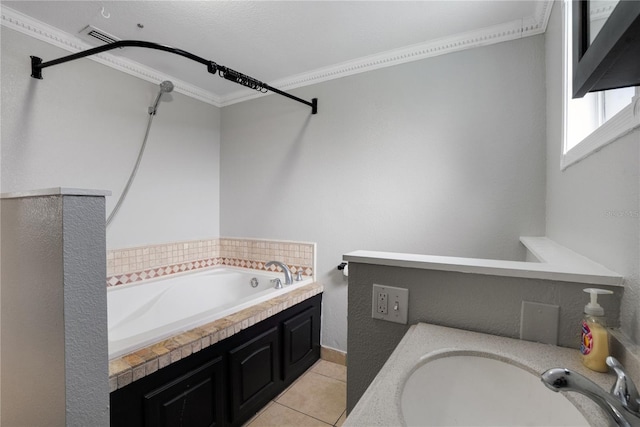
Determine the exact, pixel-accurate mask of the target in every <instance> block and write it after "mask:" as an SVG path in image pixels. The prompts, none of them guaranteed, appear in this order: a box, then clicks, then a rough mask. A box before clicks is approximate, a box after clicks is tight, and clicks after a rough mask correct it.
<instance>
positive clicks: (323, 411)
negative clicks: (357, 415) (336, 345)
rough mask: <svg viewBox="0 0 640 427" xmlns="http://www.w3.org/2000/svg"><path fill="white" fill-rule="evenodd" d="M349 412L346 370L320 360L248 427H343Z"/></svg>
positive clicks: (245, 426) (247, 425)
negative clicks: (347, 411) (347, 410)
mask: <svg viewBox="0 0 640 427" xmlns="http://www.w3.org/2000/svg"><path fill="white" fill-rule="evenodd" d="M346 408H347V368H346V366H342V365H339V364H337V363H332V362H328V361H326V360H319V361H318V362H317V363H316V364H315V365H313V366H312V367H311V368H310V369H309V370H308V371H307V372H305V373H304V374H303V375H302V376H301V377H300V378H298V379H297V380H296V381H295V382H294V383H293V384H291V386H289V388H288V389H286V390H285V391H284V392H282V393H281V394H280V395H279V396H278V397H276V398H275V399H274V400H272V401H271V402H269V403H268V404H267V405H266V406H265V407H264V408H262V409H261V410H260V412H259V413H258V414H257V415H256V416H255V417H253V418H252V419H251V420H249V421H248V422H247V423H246V424H245V425H244V427H267V426H277V427H328V426H336V427H340V426H341V425H342V423H343V422H344V420H345V417H346Z"/></svg>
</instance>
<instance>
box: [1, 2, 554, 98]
mask: <svg viewBox="0 0 640 427" xmlns="http://www.w3.org/2000/svg"><path fill="white" fill-rule="evenodd" d="M541 3H548V2H546V1H544V2H541V1H525V0H519V1H480V0H476V1H451V0H449V1H417V2H405V1H286V2H281V1H228V2H227V1H3V2H2V5H3V7H9V8H11V9H13V10H15V11H18V12H20V13H22V14H24V15H27V16H28V17H31V18H33V19H36V20H38V21H41V22H43V23H46V24H48V25H50V26H52V27H55V28H56V29H59V30H61V31H63V32H65V33H68V34H69V35H71V36H73V37H80V35H79V31H80V30H82V29H83V28H84V27H85V26H87V25H93V26H95V27H97V28H99V29H101V30H103V31H105V32H107V33H110V34H111V35H114V36H116V37H118V38H120V39H125V40H126V39H133V40H146V41H153V42H156V43H160V44H165V45H170V46H173V47H177V48H180V49H184V50H187V51H189V52H192V53H194V54H196V55H198V56H201V57H203V58H206V59H209V60H213V61H215V62H216V63H218V64H222V65H225V66H227V67H230V68H233V69H235V70H238V71H240V72H242V73H245V74H248V75H250V76H252V77H254V78H256V79H258V80H261V81H264V82H267V83H271V82H274V81H281V80H286V79H287V78H290V77H292V76H299V75H304V74H307V73H311V72H313V71H314V70H318V69H323V68H326V67H330V66H334V65H336V64H343V63H348V62H349V61H354V60H359V59H362V58H366V57H370V56H372V55H378V54H380V53H384V52H388V51H393V50H397V49H400V48H404V47H407V46H412V45H416V44H420V43H424V42H427V41H432V40H439V39H446V38H450V37H452V36H455V35H459V34H464V33H469V32H473V31H477V30H479V29H483V28H488V27H496V26H499V25H502V24H505V23H511V22H513V21H518V20H519V21H524V20H525V18H529V17H532V16H534V15H535V14H536V13H538V11H539V9H540V4H541ZM138 24H140V25H141V26H142V27H143V28H140V25H138ZM83 40H84V41H86V39H83ZM93 44H94V45H97V43H93ZM112 52H114V53H115V54H116V55H119V56H122V57H125V58H127V59H130V60H132V61H136V62H138V63H141V64H144V65H145V66H148V67H151V68H153V69H155V70H157V71H158V73H159V74H160V75H161V76H164V77H165V78H167V79H176V80H179V81H183V82H187V83H189V84H191V85H193V86H195V87H198V88H200V89H202V90H204V91H207V92H210V93H211V94H213V96H215V97H219V98H220V99H224V98H225V97H227V98H228V97H232V96H233V94H234V93H236V92H238V91H243V90H246V89H244V88H242V87H240V86H237V85H235V84H233V83H231V82H228V81H225V80H223V79H220V78H218V77H214V76H211V75H210V74H208V73H207V72H206V67H204V66H203V65H201V64H197V63H195V62H192V61H189V60H187V59H184V58H181V57H179V56H176V55H172V54H169V53H165V52H160V51H156V50H149V49H141V48H133V47H129V48H124V49H121V50H117V51H112ZM29 54H33V53H31V52H30V53H29ZM50 59H54V58H43V60H45V61H47V60H50Z"/></svg>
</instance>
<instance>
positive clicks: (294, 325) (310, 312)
mask: <svg viewBox="0 0 640 427" xmlns="http://www.w3.org/2000/svg"><path fill="white" fill-rule="evenodd" d="M282 340H283V343H282V349H283V351H282V353H283V354H282V376H283V379H284V380H285V381H287V382H291V381H292V380H293V379H295V378H298V377H299V376H300V375H301V374H302V373H303V372H304V371H305V370H307V367H308V366H310V365H311V364H313V362H315V361H316V360H317V359H318V357H317V355H316V352H317V350H318V343H319V342H320V312H319V310H315V307H309V308H308V309H306V310H305V311H303V312H302V313H300V314H297V315H295V316H293V317H291V318H289V319H288V320H286V321H284V322H282Z"/></svg>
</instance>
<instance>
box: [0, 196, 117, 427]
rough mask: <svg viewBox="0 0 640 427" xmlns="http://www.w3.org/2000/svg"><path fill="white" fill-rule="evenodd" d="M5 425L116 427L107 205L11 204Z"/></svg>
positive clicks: (4, 226) (52, 199)
mask: <svg viewBox="0 0 640 427" xmlns="http://www.w3.org/2000/svg"><path fill="white" fill-rule="evenodd" d="M0 209H2V220H1V224H0V229H1V230H2V244H1V246H2V247H1V252H2V259H1V263H0V264H1V265H2V267H1V268H2V272H1V274H2V275H1V282H2V288H1V294H2V299H1V303H2V306H1V317H2V319H1V322H0V324H1V340H2V343H1V348H2V351H1V357H0V362H1V364H0V370H1V371H2V375H1V376H0V378H1V382H0V390H1V391H2V407H1V408H0V409H1V411H0V412H1V418H0V423H1V424H3V425H7V426H51V425H56V426H61V425H69V426H100V425H108V423H109V385H108V360H107V354H108V349H107V310H106V304H107V295H106V289H105V286H104V277H105V274H106V252H105V233H104V222H105V216H104V197H85V196H81V197H78V196H43V197H32V198H20V199H3V200H1V201H0Z"/></svg>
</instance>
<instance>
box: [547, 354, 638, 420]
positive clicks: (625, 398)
mask: <svg viewBox="0 0 640 427" xmlns="http://www.w3.org/2000/svg"><path fill="white" fill-rule="evenodd" d="M607 365H609V366H610V367H611V368H613V369H614V370H615V371H616V375H617V377H618V378H617V381H616V383H615V384H614V385H613V388H612V389H611V393H607V392H606V391H604V390H603V389H602V388H600V387H599V386H598V385H597V384H596V383H594V382H593V381H591V380H590V379H588V378H586V377H583V376H582V375H580V374H578V373H576V372H573V371H571V370H569V369H565V368H553V369H549V370H548V371H546V372H545V373H543V374H542V376H541V380H542V382H543V383H544V384H545V385H546V386H547V387H548V388H550V389H551V390H553V391H561V390H562V391H575V392H577V393H581V394H584V395H585V396H587V397H588V398H589V399H591V400H593V401H594V402H595V403H597V404H598V406H600V407H601V408H602V409H603V410H604V411H605V412H606V413H607V414H608V415H609V417H611V419H612V420H613V421H615V423H616V424H617V425H619V426H624V427H640V412H638V403H639V401H638V392H637V391H636V387H635V386H634V385H633V382H631V379H630V378H629V377H628V376H627V374H626V373H625V372H624V370H623V369H622V365H621V364H620V363H619V362H618V361H617V360H616V359H615V358H613V357H608V358H607Z"/></svg>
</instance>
